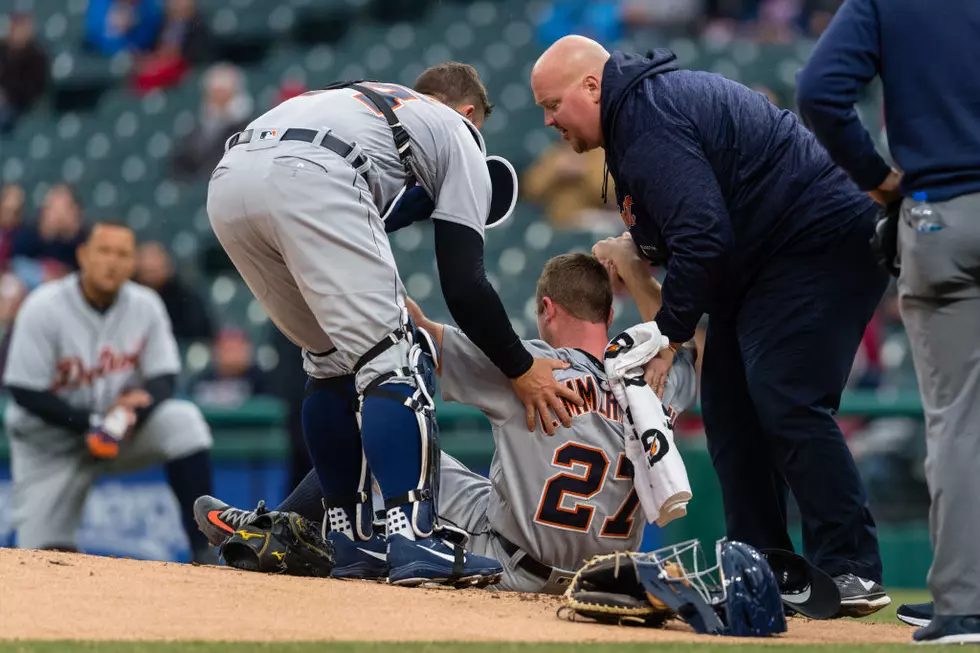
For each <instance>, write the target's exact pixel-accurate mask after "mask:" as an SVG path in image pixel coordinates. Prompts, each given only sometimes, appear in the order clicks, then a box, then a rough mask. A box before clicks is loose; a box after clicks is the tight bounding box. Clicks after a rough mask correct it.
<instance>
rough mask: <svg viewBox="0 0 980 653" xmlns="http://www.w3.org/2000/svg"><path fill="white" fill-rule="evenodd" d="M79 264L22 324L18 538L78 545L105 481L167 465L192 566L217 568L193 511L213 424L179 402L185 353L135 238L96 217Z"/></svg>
mask: <svg viewBox="0 0 980 653" xmlns="http://www.w3.org/2000/svg"><path fill="white" fill-rule="evenodd" d="M78 263H79V266H80V268H81V271H80V272H79V273H77V274H71V275H68V276H67V277H64V278H62V279H58V280H56V281H50V282H48V283H45V284H43V285H41V286H40V287H39V288H37V290H35V291H34V292H32V293H31V294H30V295H29V296H28V297H27V299H26V300H24V304H23V306H21V309H20V311H19V313H18V314H17V318H16V320H15V321H14V328H13V335H12V337H11V341H10V350H9V354H8V358H7V363H6V368H5V371H4V375H3V383H4V385H5V386H6V388H7V389H8V390H9V391H10V394H11V395H12V397H13V401H11V402H9V403H8V404H7V409H6V414H5V415H4V423H5V425H6V430H7V437H8V438H9V439H10V466H11V474H12V476H13V523H14V528H15V529H16V531H17V544H18V546H20V547H22V548H25V549H59V550H69V551H74V550H76V548H77V547H76V543H75V538H76V531H77V530H78V526H79V524H80V523H81V520H82V509H83V507H84V505H85V498H86V497H87V495H88V491H89V488H91V486H92V484H93V483H94V482H95V480H96V478H97V477H98V476H100V475H102V474H110V473H120V472H124V471H134V470H137V469H141V468H145V467H149V466H150V465H154V464H160V463H163V464H164V466H165V471H166V476H167V481H168V482H169V484H170V487H171V489H172V490H173V492H174V494H175V495H176V497H177V502H178V504H180V508H181V514H182V517H183V522H184V528H185V529H186V530H187V534H188V537H189V539H190V542H191V551H192V556H193V559H194V561H195V562H199V563H207V562H211V563H217V558H216V556H215V555H214V552H213V551H211V550H210V549H209V548H208V543H207V540H206V539H205V538H204V537H202V535H201V533H199V532H198V530H197V529H196V528H194V513H193V505H194V499H195V497H197V496H199V495H200V494H201V493H202V492H207V491H209V490H210V487H211V460H210V450H211V431H210V428H209V427H208V424H207V422H206V421H205V420H204V416H203V415H202V414H201V411H200V410H198V408H197V407H196V406H195V405H194V404H192V403H190V402H187V401H180V400H177V399H173V398H172V397H173V394H174V386H175V385H176V380H177V375H178V373H179V372H180V355H179V353H178V350H177V342H176V340H175V339H174V335H173V332H172V331H171V328H170V318H169V317H168V315H167V311H166V309H165V308H164V306H163V301H161V299H160V297H159V296H158V295H157V294H156V293H155V292H154V291H152V290H150V289H148V288H145V287H143V286H140V285H139V284H136V283H133V282H131V281H129V279H130V277H131V276H132V275H133V271H134V268H135V265H136V237H135V236H134V235H133V232H132V230H131V229H130V228H129V227H126V226H124V225H121V224H114V223H108V222H100V223H97V224H96V225H95V226H94V227H93V228H92V231H91V232H90V235H89V237H88V240H87V241H86V242H85V243H84V244H83V245H82V246H81V247H79V249H78Z"/></svg>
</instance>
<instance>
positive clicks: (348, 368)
mask: <svg viewBox="0 0 980 653" xmlns="http://www.w3.org/2000/svg"><path fill="white" fill-rule="evenodd" d="M359 154H360V148H357V147H355V148H354V151H352V152H351V154H350V155H349V156H348V157H347V159H348V160H350V159H353V158H355V157H357V156H358V155H359ZM208 216H209V217H210V219H211V226H212V228H213V229H214V233H215V236H217V238H218V241H219V242H220V243H221V246H222V247H223V248H224V250H225V252H226V253H227V254H228V257H229V258H230V259H231V261H232V263H234V264H235V267H236V268H237V269H238V272H239V273H240V274H241V276H242V278H243V279H244V280H245V283H246V284H247V285H248V287H249V289H250V290H251V291H252V294H254V295H255V298H256V299H257V300H258V301H259V304H260V305H261V306H262V308H263V309H264V310H265V312H266V314H267V315H268V316H269V318H270V319H271V320H272V321H273V323H275V325H276V326H277V327H279V330H280V331H282V332H283V333H284V334H285V335H286V336H287V337H288V338H289V339H290V340H292V341H293V342H294V343H295V344H297V345H299V346H300V347H302V348H303V350H304V362H305V367H306V371H307V373H309V374H311V375H312V376H315V377H319V378H328V377H334V376H342V375H345V374H350V373H351V372H352V371H353V368H354V364H355V363H356V362H357V360H358V358H359V357H360V356H361V355H363V354H365V353H366V352H367V351H368V350H369V349H371V348H372V347H373V346H374V345H376V344H377V343H378V342H380V341H381V340H382V339H384V338H386V337H387V336H388V335H389V334H390V333H392V332H393V331H394V330H395V329H397V328H398V327H399V326H401V307H402V306H403V305H404V301H405V300H404V297H405V288H404V286H403V285H402V282H401V279H400V278H399V276H398V269H397V267H396V265H395V259H394V256H393V254H392V252H391V245H390V243H389V242H388V235H387V234H386V233H385V230H384V222H383V221H382V220H381V217H380V215H379V214H378V209H377V207H376V206H375V203H374V198H373V196H372V195H371V191H370V189H369V188H368V184H367V182H366V181H365V179H364V178H363V176H362V175H361V174H359V173H358V171H357V170H355V169H354V168H353V167H351V165H350V164H349V163H348V162H347V161H345V159H343V158H341V157H340V156H339V155H338V154H335V153H334V152H332V151H330V150H327V149H324V148H322V147H319V146H317V145H312V144H309V143H302V142H297V141H279V140H276V139H269V140H259V141H254V142H251V143H248V144H244V145H239V146H237V147H233V148H231V149H230V150H228V151H227V152H226V153H225V155H224V157H223V158H222V159H221V161H220V162H219V163H218V165H217V167H216V169H215V171H214V172H213V173H212V176H211V183H210V186H209V189H208ZM408 350H409V344H408V343H407V342H406V341H405V340H402V341H400V342H398V343H397V344H395V345H394V346H392V347H390V348H389V349H388V350H387V351H385V352H384V353H382V354H380V355H378V356H376V357H375V358H374V359H372V360H371V361H370V362H369V363H367V364H366V365H365V366H364V367H362V368H361V369H360V371H359V372H358V373H357V376H356V386H357V391H358V392H362V391H363V390H364V387H365V386H366V385H367V384H368V383H369V382H370V381H371V380H372V379H374V378H375V377H377V376H379V375H380V374H383V373H385V372H388V371H390V370H394V369H397V368H399V367H403V366H405V365H406V364H407V361H408Z"/></svg>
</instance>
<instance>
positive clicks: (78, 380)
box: [51, 339, 146, 392]
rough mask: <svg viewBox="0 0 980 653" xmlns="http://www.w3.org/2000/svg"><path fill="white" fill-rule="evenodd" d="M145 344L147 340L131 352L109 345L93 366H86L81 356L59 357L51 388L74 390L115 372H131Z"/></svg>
mask: <svg viewBox="0 0 980 653" xmlns="http://www.w3.org/2000/svg"><path fill="white" fill-rule="evenodd" d="M145 344H146V340H145V339H144V340H141V341H140V343H139V345H138V346H137V347H136V348H135V349H134V350H133V351H131V352H129V353H127V352H123V351H116V350H115V348H113V347H112V345H107V346H105V347H103V348H102V350H101V351H100V352H99V355H98V358H97V359H96V363H95V365H93V366H92V367H86V366H85V361H84V360H82V358H81V357H80V356H65V357H63V358H59V359H58V362H57V364H56V372H55V378H54V383H52V384H51V390H52V391H54V392H58V391H59V390H73V389H75V388H80V387H83V386H90V385H92V384H93V383H94V382H95V380H96V379H100V378H103V377H105V376H106V375H108V374H112V373H113V372H129V371H131V370H133V369H135V368H136V365H137V364H138V363H139V359H140V353H142V351H143V347H144V346H145Z"/></svg>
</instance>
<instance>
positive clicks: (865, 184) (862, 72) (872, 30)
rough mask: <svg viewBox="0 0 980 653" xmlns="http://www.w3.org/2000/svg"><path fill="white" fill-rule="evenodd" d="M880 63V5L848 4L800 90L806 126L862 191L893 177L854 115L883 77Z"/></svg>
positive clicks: (870, 1) (854, 0)
mask: <svg viewBox="0 0 980 653" xmlns="http://www.w3.org/2000/svg"><path fill="white" fill-rule="evenodd" d="M879 57H880V52H879V24H878V11H877V7H876V6H875V1H874V0H847V1H846V2H845V3H844V5H843V6H842V7H841V8H840V9H839V10H838V11H837V14H836V15H835V16H834V18H833V20H832V21H831V23H830V26H829V27H828V28H827V31H826V32H824V33H823V36H821V37H820V41H819V42H818V43H817V46H816V48H815V49H814V51H813V54H811V55H810V60H809V62H808V63H807V65H806V67H805V68H804V69H803V70H802V71H801V72H800V74H799V78H798V79H797V84H796V101H797V104H798V105H799V109H800V114H801V115H802V117H803V121H804V122H805V123H806V125H807V127H809V128H810V130H811V131H812V132H813V133H814V134H815V135H816V137H817V139H819V140H820V143H821V144H822V145H823V146H824V147H825V148H826V149H827V152H829V153H830V157H831V158H832V159H833V160H834V163H836V164H837V165H839V166H840V167H841V168H843V169H844V170H845V171H846V172H847V174H849V175H850V176H851V179H853V180H854V183H856V184H857V185H858V186H859V187H860V188H861V189H862V190H873V189H875V188H877V187H878V186H879V185H880V184H881V182H883V181H884V180H885V177H887V176H888V173H889V171H890V168H889V167H888V164H887V163H885V161H884V159H882V158H881V155H879V154H878V152H877V151H876V150H875V146H874V142H873V141H872V140H871V136H869V135H868V132H867V130H865V128H864V126H863V125H862V124H861V120H860V118H858V115H857V111H856V110H855V109H854V105H855V103H857V101H858V96H859V94H860V92H861V90H862V89H863V88H864V87H865V86H866V85H867V84H868V82H870V81H871V80H872V79H874V77H875V75H877V74H878V66H879Z"/></svg>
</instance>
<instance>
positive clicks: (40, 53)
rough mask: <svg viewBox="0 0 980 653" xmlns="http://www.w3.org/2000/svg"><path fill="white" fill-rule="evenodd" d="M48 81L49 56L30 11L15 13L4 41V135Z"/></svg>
mask: <svg viewBox="0 0 980 653" xmlns="http://www.w3.org/2000/svg"><path fill="white" fill-rule="evenodd" d="M47 83H48V55H46V54H45V53H44V50H43V49H42V48H41V46H40V45H38V43H37V41H35V40H34V19H33V18H32V17H31V15H30V14H26V13H22V14H13V15H12V16H11V17H10V31H9V32H8V33H7V38H6V39H5V40H3V41H2V42H0V134H3V133H6V132H9V131H10V130H11V129H13V127H14V123H15V122H16V121H17V117H18V116H20V115H21V114H23V113H24V112H25V111H27V110H28V109H30V108H31V106H33V105H34V103H35V102H37V100H38V99H39V98H40V97H41V95H42V94H43V93H44V87H45V86H46V85H47Z"/></svg>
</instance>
